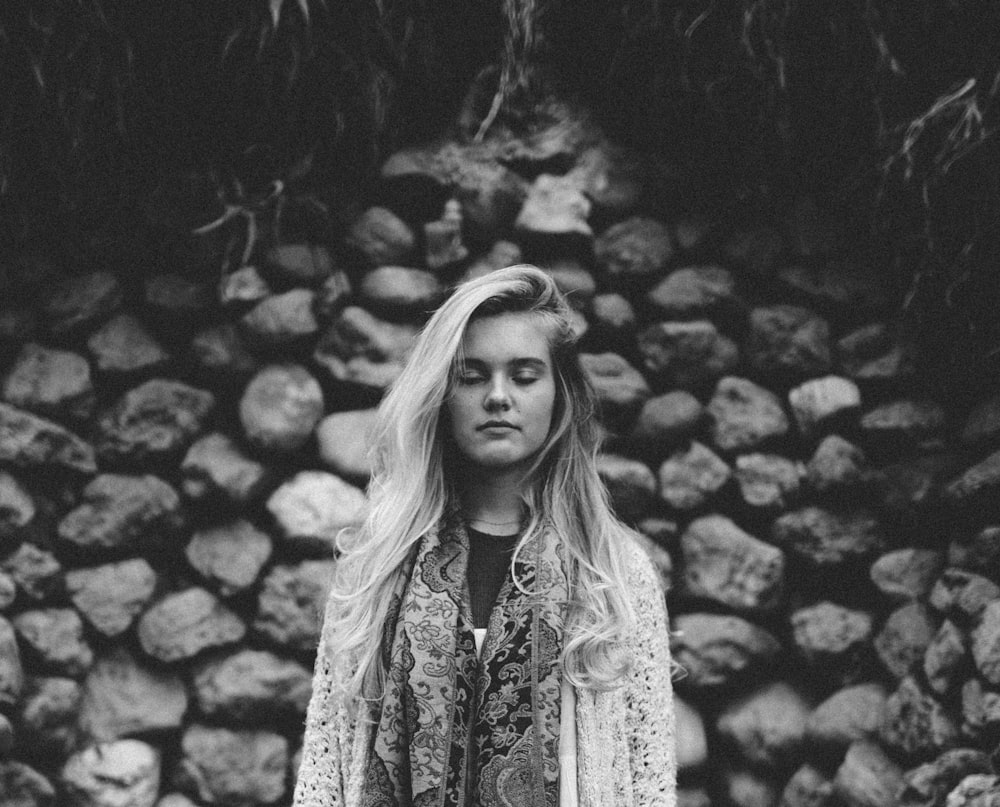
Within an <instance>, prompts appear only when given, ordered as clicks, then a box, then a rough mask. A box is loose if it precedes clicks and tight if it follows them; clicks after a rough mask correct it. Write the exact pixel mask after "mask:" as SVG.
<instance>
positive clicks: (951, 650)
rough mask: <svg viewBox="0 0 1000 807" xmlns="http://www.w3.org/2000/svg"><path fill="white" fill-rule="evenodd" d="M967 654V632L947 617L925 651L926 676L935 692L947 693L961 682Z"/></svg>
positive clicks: (939, 693) (928, 683)
mask: <svg viewBox="0 0 1000 807" xmlns="http://www.w3.org/2000/svg"><path fill="white" fill-rule="evenodd" d="M967 654H968V640H967V638H966V635H965V632H964V631H963V630H962V629H961V628H959V627H958V626H957V625H956V624H955V623H954V622H952V621H950V620H948V619H946V620H945V621H944V622H942V623H941V627H940V628H938V631H937V633H935V634H934V638H933V639H931V643H930V644H929V645H928V646H927V652H926V653H924V676H925V677H926V679H927V685H928V686H929V687H930V688H931V690H932V691H933V692H935V693H937V694H938V695H946V694H947V693H948V692H949V691H951V690H952V689H954V688H955V687H956V685H957V684H958V683H960V682H961V677H962V674H963V673H964V672H965V670H964V666H965V660H966V658H967Z"/></svg>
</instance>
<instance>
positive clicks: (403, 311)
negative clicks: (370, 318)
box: [359, 266, 444, 316]
mask: <svg viewBox="0 0 1000 807" xmlns="http://www.w3.org/2000/svg"><path fill="white" fill-rule="evenodd" d="M359 292H360V294H361V297H362V299H364V300H365V301H366V302H367V303H368V305H369V307H371V309H372V310H376V309H379V310H382V311H385V312H386V313H388V314H395V315H411V316H412V315H421V314H426V313H428V312H430V311H432V310H433V309H434V308H436V307H437V306H438V304H440V302H441V300H442V298H443V297H444V287H443V286H442V285H441V281H439V280H438V279H437V277H435V276H434V275H433V274H431V273H430V272H427V271H424V270H423V269H412V268H409V267H406V266H379V267H377V268H375V269H371V270H369V271H368V272H367V273H366V274H365V276H364V277H363V278H362V279H361V285H360V287H359Z"/></svg>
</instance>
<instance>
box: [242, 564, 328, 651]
mask: <svg viewBox="0 0 1000 807" xmlns="http://www.w3.org/2000/svg"><path fill="white" fill-rule="evenodd" d="M333 568H334V563H333V561H330V560H305V561H302V562H300V563H297V564H294V565H288V564H279V565H277V566H274V567H273V568H272V569H271V571H270V572H268V574H267V576H266V577H265V578H264V580H263V583H262V584H261V589H260V596H259V597H258V600H257V618H256V619H255V620H254V623H253V627H254V630H255V631H257V632H258V633H260V634H262V635H263V636H265V637H267V638H268V639H270V640H271V641H272V642H274V643H275V644H277V645H279V646H281V647H287V648H289V649H291V650H296V651H305V652H312V651H314V650H315V649H316V645H317V643H318V642H319V634H320V627H321V625H322V615H323V614H324V613H325V610H326V599H327V595H328V594H329V591H330V585H331V583H332V582H333Z"/></svg>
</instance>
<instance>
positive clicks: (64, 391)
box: [0, 342, 97, 420]
mask: <svg viewBox="0 0 1000 807" xmlns="http://www.w3.org/2000/svg"><path fill="white" fill-rule="evenodd" d="M0 396H2V397H3V399H4V400H5V401H7V403H9V404H12V405H14V406H17V407H20V408H22V409H28V410H30V411H32V412H36V413H38V414H39V415H42V416H45V417H51V418H55V419H56V420H66V419H69V420H86V419H87V418H88V417H89V416H90V415H91V414H92V413H93V411H94V406H95V404H96V402H97V399H96V396H95V394H94V385H93V383H92V382H91V380H90V365H89V364H88V363H87V360H86V359H85V358H84V357H83V356H81V355H80V354H78V353H73V352H71V351H69V350H54V349H52V348H47V347H43V346H42V345H39V344H36V343H34V342H29V343H28V344H26V345H25V346H24V347H22V348H21V352H20V353H19V354H18V355H17V357H16V358H15V359H14V365H13V367H11V369H10V371H9V372H8V373H7V374H6V375H5V376H4V379H3V384H2V385H0Z"/></svg>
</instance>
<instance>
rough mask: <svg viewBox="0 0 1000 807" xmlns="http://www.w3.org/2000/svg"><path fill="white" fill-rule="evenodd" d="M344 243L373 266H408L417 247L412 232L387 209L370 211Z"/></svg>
mask: <svg viewBox="0 0 1000 807" xmlns="http://www.w3.org/2000/svg"><path fill="white" fill-rule="evenodd" d="M345 240H346V243H347V244H348V246H350V247H352V248H354V249H355V250H357V251H358V252H359V253H360V254H361V255H362V256H363V257H364V258H365V259H366V260H367V261H368V263H369V264H370V265H372V266H386V265H389V264H401V263H406V260H407V258H409V257H410V256H411V255H412V254H413V250H414V248H415V247H416V238H415V236H414V234H413V230H411V229H410V227H409V225H408V224H407V223H406V222H405V221H403V220H402V219H401V218H399V216H397V215H396V214H395V213H393V212H392V211H391V210H389V209H387V208H384V207H370V208H368V209H367V210H366V211H365V212H364V213H362V214H361V215H360V216H359V217H358V218H357V220H355V222H354V223H353V224H352V225H351V228H350V230H349V231H348V233H347V238H346V239H345Z"/></svg>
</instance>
